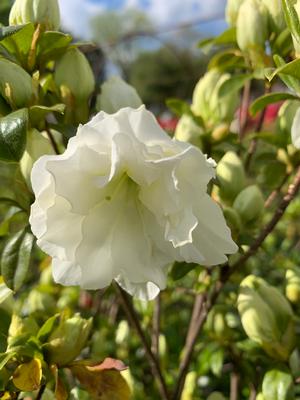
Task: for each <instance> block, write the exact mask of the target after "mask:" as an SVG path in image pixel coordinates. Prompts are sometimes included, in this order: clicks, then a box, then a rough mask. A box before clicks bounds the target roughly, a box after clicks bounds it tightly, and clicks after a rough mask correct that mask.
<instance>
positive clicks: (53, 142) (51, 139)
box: [46, 127, 60, 154]
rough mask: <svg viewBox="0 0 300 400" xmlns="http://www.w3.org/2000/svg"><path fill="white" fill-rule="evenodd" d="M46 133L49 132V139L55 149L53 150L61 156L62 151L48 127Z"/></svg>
mask: <svg viewBox="0 0 300 400" xmlns="http://www.w3.org/2000/svg"><path fill="white" fill-rule="evenodd" d="M46 132H47V136H48V138H49V140H50V142H51V146H52V147H53V150H54V152H55V154H60V151H59V149H58V146H57V143H56V141H55V139H54V136H53V135H52V132H51V130H50V129H49V128H48V127H46Z"/></svg>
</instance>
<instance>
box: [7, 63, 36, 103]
mask: <svg viewBox="0 0 300 400" xmlns="http://www.w3.org/2000/svg"><path fill="white" fill-rule="evenodd" d="M0 71H1V74H0V94H1V96H2V97H3V98H4V99H5V100H6V101H7V103H8V104H9V105H10V106H11V107H12V108H22V107H24V106H28V105H29V104H30V102H31V101H32V99H33V97H34V89H33V82H32V78H31V76H30V75H29V74H28V73H27V72H26V71H25V70H24V69H23V68H21V67H20V66H19V65H17V64H15V63H13V62H11V61H8V60H6V59H5V58H0Z"/></svg>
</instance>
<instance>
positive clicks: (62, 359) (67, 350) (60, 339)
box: [45, 315, 92, 366]
mask: <svg viewBox="0 0 300 400" xmlns="http://www.w3.org/2000/svg"><path fill="white" fill-rule="evenodd" d="M91 328H92V318H90V319H88V320H86V319H83V318H81V317H80V316H79V315H75V316H74V317H72V318H68V319H62V320H61V322H60V325H59V326H58V327H57V328H56V329H55V330H54V332H52V334H51V335H50V337H49V339H48V343H46V345H45V349H46V352H47V356H48V362H49V363H50V364H57V365H58V366H64V365H67V364H69V363H70V362H72V361H73V360H74V359H75V358H76V357H77V356H78V355H79V354H80V352H81V350H82V349H83V348H84V346H85V344H86V341H87V339H88V337H89V334H90V331H91Z"/></svg>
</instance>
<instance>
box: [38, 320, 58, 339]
mask: <svg viewBox="0 0 300 400" xmlns="http://www.w3.org/2000/svg"><path fill="white" fill-rule="evenodd" d="M59 317H60V315H59V314H56V315H53V317H51V318H49V319H47V321H46V322H45V323H44V325H43V326H42V327H41V329H40V330H39V331H38V334H37V338H38V339H39V341H40V342H42V343H44V342H45V341H46V340H47V339H48V337H49V336H50V334H51V333H52V331H53V330H54V328H56V326H58V325H59Z"/></svg>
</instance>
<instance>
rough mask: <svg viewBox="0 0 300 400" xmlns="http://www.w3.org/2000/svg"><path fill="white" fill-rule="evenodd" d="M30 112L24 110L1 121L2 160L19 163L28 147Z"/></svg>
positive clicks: (0, 143)
mask: <svg viewBox="0 0 300 400" xmlns="http://www.w3.org/2000/svg"><path fill="white" fill-rule="evenodd" d="M27 124H28V111H27V109H25V108H23V109H21V110H18V111H15V112H13V113H11V114H9V115H7V116H6V117H3V118H1V119H0V159H2V160H6V161H19V160H20V159H21V158H22V155H23V153H24V150H25V147H26V132H27Z"/></svg>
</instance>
